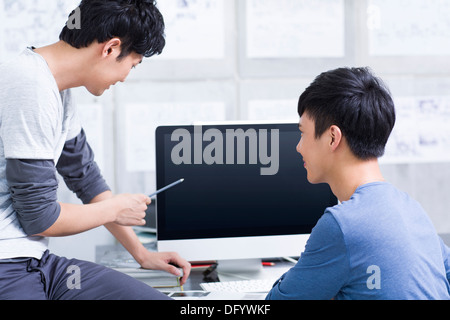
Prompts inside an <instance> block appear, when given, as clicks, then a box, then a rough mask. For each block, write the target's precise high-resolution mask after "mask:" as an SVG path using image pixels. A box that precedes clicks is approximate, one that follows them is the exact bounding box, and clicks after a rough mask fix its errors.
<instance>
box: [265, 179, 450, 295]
mask: <svg viewBox="0 0 450 320" xmlns="http://www.w3.org/2000/svg"><path fill="white" fill-rule="evenodd" d="M449 282H450V249H449V248H448V247H447V246H445V245H444V243H443V241H442V240H441V239H440V238H439V236H438V235H437V234H436V231H435V229H434V227H433V225H432V223H431V221H430V219H429V218H428V216H427V214H426V213H425V211H424V210H423V209H422V207H421V206H420V205H419V204H418V203H417V202H416V201H414V200H413V199H411V198H410V197H409V196H408V195H407V194H406V193H404V192H401V191H399V190H398V189H396V188H395V187H394V186H392V185H391V184H389V183H386V182H375V183H369V184H366V185H363V186H361V187H359V188H358V189H357V190H356V191H355V193H354V194H353V195H352V197H351V198H350V200H348V201H345V202H343V203H341V204H340V205H337V206H334V207H332V208H328V209H327V210H326V211H325V213H324V215H323V216H322V218H321V219H320V220H319V221H318V223H317V225H316V226H315V228H314V229H313V231H312V232H311V236H310V238H309V240H308V243H307V245H306V247H305V251H304V252H303V253H302V255H301V257H300V259H299V261H298V263H297V264H296V265H295V266H294V267H293V268H292V269H291V270H289V271H288V272H287V273H286V274H284V275H283V276H282V277H281V278H280V279H279V280H278V281H277V282H276V283H275V284H274V287H273V289H272V290H271V291H270V292H269V294H268V296H267V299H311V300H312V299H332V298H335V299H364V300H366V299H389V300H394V299H402V300H403V299H450V285H449Z"/></svg>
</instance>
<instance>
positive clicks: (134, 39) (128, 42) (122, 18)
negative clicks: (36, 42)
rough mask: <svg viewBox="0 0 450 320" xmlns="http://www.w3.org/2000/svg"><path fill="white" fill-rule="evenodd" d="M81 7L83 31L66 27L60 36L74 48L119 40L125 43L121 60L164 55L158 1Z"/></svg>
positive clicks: (112, 0)
mask: <svg viewBox="0 0 450 320" xmlns="http://www.w3.org/2000/svg"><path fill="white" fill-rule="evenodd" d="M78 8H79V12H80V20H81V23H80V28H79V29H77V28H69V27H68V26H67V24H66V26H65V27H64V28H63V30H62V31H61V34H60V36H59V39H60V40H62V41H64V42H66V43H68V44H70V45H71V46H72V47H75V48H77V49H79V48H83V47H87V46H89V45H90V44H92V43H93V42H94V41H98V42H99V43H103V42H106V41H108V40H111V39H112V38H114V37H118V38H120V40H121V41H122V45H121V50H122V51H121V54H120V55H119V57H118V59H121V58H123V57H126V56H128V55H129V54H130V53H132V52H135V53H137V54H141V55H143V56H144V57H147V58H148V57H151V56H153V55H155V54H161V52H162V51H163V49H164V47H165V44H166V41H165V35H164V29H165V25H164V18H163V16H162V14H161V13H160V11H159V10H158V8H157V7H156V2H155V1H154V0H82V1H81V3H80V5H79V7H78ZM74 12H75V10H74V11H73V12H72V14H74ZM72 14H71V15H70V16H69V19H70V17H71V16H72Z"/></svg>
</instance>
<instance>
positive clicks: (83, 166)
mask: <svg viewBox="0 0 450 320" xmlns="http://www.w3.org/2000/svg"><path fill="white" fill-rule="evenodd" d="M56 168H57V170H58V172H59V174H60V175H61V176H62V177H63V178H64V182H65V183H66V185H67V187H68V188H69V189H70V190H72V191H73V192H74V193H76V195H77V197H78V198H79V199H81V201H82V202H83V203H84V204H87V203H90V202H91V200H92V199H93V198H94V197H95V196H97V195H99V194H100V193H103V192H105V191H109V190H110V188H109V186H108V185H107V184H106V181H105V180H104V179H103V176H102V174H101V172H100V169H99V167H98V165H97V164H96V163H95V161H94V152H93V151H92V149H91V147H90V146H89V144H88V142H87V140H86V134H85V132H84V130H81V133H80V134H79V135H78V136H77V137H75V138H74V139H72V140H70V141H67V142H66V144H65V146H64V149H63V152H62V154H61V157H60V158H59V161H58V164H57V165H56Z"/></svg>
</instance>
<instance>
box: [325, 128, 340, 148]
mask: <svg viewBox="0 0 450 320" xmlns="http://www.w3.org/2000/svg"><path fill="white" fill-rule="evenodd" d="M328 132H329V136H330V140H329V141H330V144H329V145H330V148H331V150H332V151H335V150H336V149H337V147H338V146H339V145H340V143H341V141H342V131H341V129H340V128H339V127H338V126H336V125H332V126H331V127H330V128H329V129H328Z"/></svg>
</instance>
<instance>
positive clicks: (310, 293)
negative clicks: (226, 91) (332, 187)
mask: <svg viewBox="0 0 450 320" xmlns="http://www.w3.org/2000/svg"><path fill="white" fill-rule="evenodd" d="M349 269H350V267H349V260H348V256H347V249H346V246H345V242H344V237H343V234H342V231H341V228H340V227H339V224H338V223H337V222H336V220H335V218H334V217H333V215H332V214H330V213H327V212H326V213H325V214H324V215H323V216H322V218H321V219H320V220H319V221H318V222H317V225H316V226H315V228H314V229H313V231H312V232H311V236H310V238H309V240H308V243H307V244H306V247H305V251H304V252H303V253H302V255H301V257H300V259H299V261H298V263H297V264H296V265H295V266H294V267H293V268H292V269H290V270H289V271H288V272H287V273H285V274H284V275H283V276H282V277H281V278H280V279H279V280H278V281H277V282H276V283H275V284H274V286H273V288H272V290H271V291H270V292H269V294H268V295H267V299H268V300H288V299H292V300H303V299H306V300H329V299H332V298H334V297H335V296H336V295H337V293H338V292H339V290H340V289H341V288H342V287H343V286H344V285H345V283H346V281H347V279H348V276H349Z"/></svg>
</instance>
